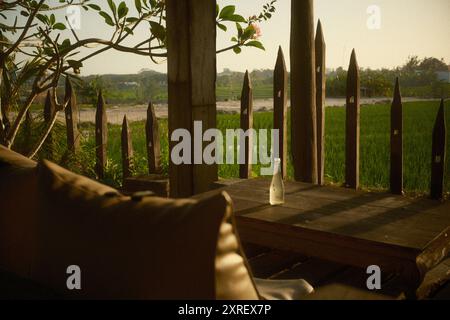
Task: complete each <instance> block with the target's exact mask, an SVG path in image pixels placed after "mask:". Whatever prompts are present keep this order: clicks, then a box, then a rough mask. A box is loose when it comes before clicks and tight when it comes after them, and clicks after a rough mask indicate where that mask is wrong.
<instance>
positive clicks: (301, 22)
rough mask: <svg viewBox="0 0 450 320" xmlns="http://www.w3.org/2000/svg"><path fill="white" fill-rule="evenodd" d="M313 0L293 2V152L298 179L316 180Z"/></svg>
mask: <svg viewBox="0 0 450 320" xmlns="http://www.w3.org/2000/svg"><path fill="white" fill-rule="evenodd" d="M314 46H315V43H314V1H313V0H304V1H292V2H291V123H292V125H291V131H292V134H291V136H292V137H291V144H292V146H291V150H292V151H291V152H292V157H293V165H294V177H295V180H297V181H302V182H309V183H317V129H316V125H317V119H316V72H315V69H316V63H315V49H314Z"/></svg>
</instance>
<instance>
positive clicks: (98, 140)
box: [95, 90, 108, 179]
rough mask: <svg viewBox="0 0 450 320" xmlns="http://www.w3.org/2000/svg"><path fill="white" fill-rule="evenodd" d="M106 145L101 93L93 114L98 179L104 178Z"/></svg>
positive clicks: (104, 112)
mask: <svg viewBox="0 0 450 320" xmlns="http://www.w3.org/2000/svg"><path fill="white" fill-rule="evenodd" d="M107 144H108V120H107V118H106V105H105V100H104V99H103V94H102V91H101V90H100V92H99V94H98V101H97V111H96V113H95V148H96V156H97V161H96V165H95V171H96V173H97V176H98V178H99V179H103V178H104V177H105V166H106V162H107V159H108V157H107Z"/></svg>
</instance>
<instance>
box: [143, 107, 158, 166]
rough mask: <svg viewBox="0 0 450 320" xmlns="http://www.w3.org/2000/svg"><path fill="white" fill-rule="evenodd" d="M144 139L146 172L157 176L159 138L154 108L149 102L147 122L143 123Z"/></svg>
mask: <svg viewBox="0 0 450 320" xmlns="http://www.w3.org/2000/svg"><path fill="white" fill-rule="evenodd" d="M145 137H146V140H147V160H148V172H149V173H150V174H157V173H160V172H161V143H160V140H159V139H160V137H159V124H158V118H157V117H156V114H155V108H154V107H153V104H152V103H151V102H150V103H149V105H148V109H147V121H146V123H145Z"/></svg>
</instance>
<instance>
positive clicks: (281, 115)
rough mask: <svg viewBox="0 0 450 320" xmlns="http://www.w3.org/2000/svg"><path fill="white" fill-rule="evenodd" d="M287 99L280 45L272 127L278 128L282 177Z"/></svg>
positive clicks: (286, 157)
mask: <svg viewBox="0 0 450 320" xmlns="http://www.w3.org/2000/svg"><path fill="white" fill-rule="evenodd" d="M287 100H288V72H287V69H286V62H285V60H284V54H283V50H282V49H281V47H280V48H279V50H278V57H277V62H276V64H275V71H274V75H273V128H274V129H276V130H279V139H278V145H279V147H280V154H279V157H280V159H281V173H282V175H283V179H286V177H287V159H288V146H287V139H288V134H287Z"/></svg>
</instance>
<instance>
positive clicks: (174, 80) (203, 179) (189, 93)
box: [166, 0, 218, 197]
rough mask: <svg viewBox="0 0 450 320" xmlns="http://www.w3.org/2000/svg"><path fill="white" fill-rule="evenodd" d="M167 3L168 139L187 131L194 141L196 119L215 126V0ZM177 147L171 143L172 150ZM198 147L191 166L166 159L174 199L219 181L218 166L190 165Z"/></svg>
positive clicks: (174, 0) (204, 188)
mask: <svg viewBox="0 0 450 320" xmlns="http://www.w3.org/2000/svg"><path fill="white" fill-rule="evenodd" d="M166 5H167V50H168V51H167V60H168V80H169V139H170V138H171V135H172V133H173V132H174V130H176V129H187V130H188V131H189V132H191V135H192V138H194V137H193V133H194V132H193V122H194V121H201V122H202V127H203V132H204V131H206V130H208V129H210V128H216V92H215V83H216V1H214V0H167V1H166ZM203 132H202V133H203ZM170 140H171V139H170ZM177 143H178V142H172V141H171V142H170V150H171V151H172V150H173V147H174V146H175V145H176V144H177ZM199 149H202V148H198V146H197V147H195V146H194V147H193V151H194V152H193V153H192V161H191V164H182V165H175V164H174V163H173V162H172V159H170V158H171V157H169V175H170V195H171V196H172V197H189V196H191V195H193V194H196V193H200V192H203V191H207V190H209V188H210V186H211V184H212V183H213V182H214V181H216V180H217V179H218V169H217V165H205V164H198V165H194V164H193V163H194V161H193V160H194V157H201V158H203V157H202V155H200V154H198V153H199ZM170 153H171V152H170ZM169 156H170V155H169ZM202 163H203V161H202Z"/></svg>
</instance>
